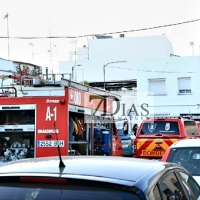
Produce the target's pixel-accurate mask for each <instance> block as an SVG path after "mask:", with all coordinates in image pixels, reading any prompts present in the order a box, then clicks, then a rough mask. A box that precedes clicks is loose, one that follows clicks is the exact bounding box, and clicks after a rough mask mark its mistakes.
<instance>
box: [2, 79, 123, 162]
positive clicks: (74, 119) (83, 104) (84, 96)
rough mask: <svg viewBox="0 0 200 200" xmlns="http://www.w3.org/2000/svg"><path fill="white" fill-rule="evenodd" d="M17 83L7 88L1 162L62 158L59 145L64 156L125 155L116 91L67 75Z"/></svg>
mask: <svg viewBox="0 0 200 200" xmlns="http://www.w3.org/2000/svg"><path fill="white" fill-rule="evenodd" d="M10 78H13V76H10ZM13 79H15V78H13ZM17 82H18V84H16V85H14V86H11V87H9V86H6V87H5V86H2V87H1V93H0V162H3V163H4V162H8V161H12V160H18V159H23V158H32V157H46V156H58V147H59V148H60V152H61V155H112V156H122V155H123V152H122V144H121V141H120V138H119V136H118V133H117V128H116V126H115V123H114V121H113V117H112V112H113V110H112V109H113V108H112V105H113V94H107V93H106V92H105V91H104V90H100V89H97V88H92V87H89V86H86V85H83V84H79V83H75V82H72V81H71V80H68V79H64V78H61V79H60V81H52V82H48V81H46V82H44V81H42V80H41V79H40V78H31V77H30V78H29V77H28V78H26V79H24V80H22V81H21V82H20V81H19V79H18V81H17ZM19 82H20V84H19ZM8 91H9V92H8ZM115 98H116V95H115ZM117 98H120V97H119V96H117ZM97 129H98V131H96V130H97ZM97 132H98V140H97V134H96V133H97Z"/></svg>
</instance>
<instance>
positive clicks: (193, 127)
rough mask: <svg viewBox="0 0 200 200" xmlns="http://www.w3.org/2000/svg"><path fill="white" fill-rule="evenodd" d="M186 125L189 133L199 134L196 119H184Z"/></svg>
mask: <svg viewBox="0 0 200 200" xmlns="http://www.w3.org/2000/svg"><path fill="white" fill-rule="evenodd" d="M184 125H185V129H186V132H187V134H188V135H199V132H198V129H197V126H196V123H195V121H184Z"/></svg>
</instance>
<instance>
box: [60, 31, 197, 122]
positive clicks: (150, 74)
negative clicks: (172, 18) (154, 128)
mask: <svg viewBox="0 0 200 200" xmlns="http://www.w3.org/2000/svg"><path fill="white" fill-rule="evenodd" d="M88 49H89V57H88V58H89V59H88V60H85V61H84V62H81V60H80V61H79V59H78V57H77V60H76V63H78V64H81V65H82V68H83V69H84V78H85V80H87V81H88V82H95V81H102V82H103V81H104V78H105V80H106V81H110V80H126V79H127V80H129V79H137V92H132V91H131V92H130V91H127V92H125V91H122V92H121V94H122V95H123V96H122V101H121V102H120V103H121V106H120V110H119V112H118V113H117V114H116V118H119V117H121V116H122V117H123V115H124V113H125V115H127V112H128V110H129V109H130V108H132V110H131V111H132V112H130V113H129V114H130V115H132V120H133V121H132V123H140V122H141V121H142V120H143V118H144V117H145V116H143V115H147V114H148V116H150V115H155V114H157V115H158V114H160V115H163V114H166V115H171V116H172V115H173V116H174V115H176V116H177V115H180V114H182V115H191V114H192V115H193V116H195V118H196V119H197V118H200V90H199V82H198V80H199V78H198V77H200V57H198V56H196V57H194V56H192V57H178V56H176V55H173V54H174V52H173V47H172V44H171V42H170V41H169V40H168V38H167V37H166V36H165V35H162V36H154V37H135V38H126V37H123V38H121V37H120V38H107V39H93V40H89V47H88ZM120 60H124V61H127V62H126V63H111V64H108V63H110V62H115V61H120ZM73 64H74V61H68V62H60V65H59V66H60V73H64V72H65V69H66V66H68V68H71V66H72V65H73ZM106 64H108V65H107V66H106V69H105V77H104V74H103V66H104V65H106ZM63 66H65V68H63ZM80 77H81V76H80ZM77 81H79V82H80V81H81V78H79V79H77ZM118 93H119V92H118ZM123 105H125V107H124V106H123ZM142 105H145V107H144V106H143V107H142ZM145 109H146V110H145ZM125 117H126V116H125Z"/></svg>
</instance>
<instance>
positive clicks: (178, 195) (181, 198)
mask: <svg viewBox="0 0 200 200" xmlns="http://www.w3.org/2000/svg"><path fill="white" fill-rule="evenodd" d="M159 189H160V192H161V195H162V197H163V198H162V199H163V200H168V199H178V200H187V196H186V194H185V192H184V190H183V188H182V185H181V183H180V182H179V180H178V179H177V177H176V175H175V174H174V173H168V174H166V175H165V177H164V178H163V179H162V180H161V181H160V183H159Z"/></svg>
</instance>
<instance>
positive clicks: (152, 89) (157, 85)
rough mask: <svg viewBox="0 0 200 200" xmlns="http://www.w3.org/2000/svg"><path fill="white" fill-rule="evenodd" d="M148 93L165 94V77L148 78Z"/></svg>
mask: <svg viewBox="0 0 200 200" xmlns="http://www.w3.org/2000/svg"><path fill="white" fill-rule="evenodd" d="M149 93H151V94H154V95H163V94H166V86H165V79H149Z"/></svg>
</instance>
